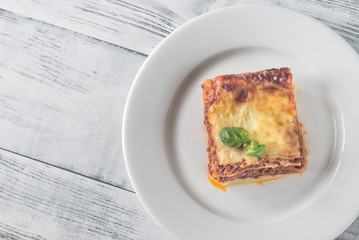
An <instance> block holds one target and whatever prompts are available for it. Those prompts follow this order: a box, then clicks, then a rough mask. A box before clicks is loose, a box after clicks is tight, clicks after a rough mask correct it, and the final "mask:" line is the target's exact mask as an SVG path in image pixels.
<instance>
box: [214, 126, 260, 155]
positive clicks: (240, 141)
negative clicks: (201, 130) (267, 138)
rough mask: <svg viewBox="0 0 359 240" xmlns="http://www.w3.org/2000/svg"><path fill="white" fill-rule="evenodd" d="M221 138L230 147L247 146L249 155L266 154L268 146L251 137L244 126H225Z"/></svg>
mask: <svg viewBox="0 0 359 240" xmlns="http://www.w3.org/2000/svg"><path fill="white" fill-rule="evenodd" d="M220 138H221V140H222V142H223V143H224V144H225V145H227V146H230V147H235V148H240V147H245V148H246V155H247V156H254V157H261V156H263V155H264V152H265V150H266V146H265V145H263V144H259V143H258V142H257V141H254V140H252V139H251V134H250V133H249V132H248V131H247V130H246V129H244V128H242V127H223V128H222V129H221V133H220Z"/></svg>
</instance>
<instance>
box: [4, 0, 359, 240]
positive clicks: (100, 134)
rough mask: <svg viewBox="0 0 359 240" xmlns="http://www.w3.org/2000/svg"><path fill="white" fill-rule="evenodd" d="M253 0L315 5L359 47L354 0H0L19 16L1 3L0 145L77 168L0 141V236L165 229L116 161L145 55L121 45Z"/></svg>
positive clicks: (137, 46) (351, 238)
mask: <svg viewBox="0 0 359 240" xmlns="http://www.w3.org/2000/svg"><path fill="white" fill-rule="evenodd" d="M249 3H261V4H271V5H273V4H274V5H280V6H283V7H286V8H290V9H293V10H296V11H299V12H302V13H304V14H307V15H309V16H313V17H314V18H317V19H319V20H320V21H322V22H324V23H326V24H328V25H329V26H331V27H332V28H333V29H334V30H335V31H337V32H338V33H340V34H341V35H342V36H344V37H345V39H347V41H348V42H349V43H350V44H351V45H352V46H353V47H354V48H355V49H356V50H357V51H358V52H359V21H358V19H359V1H357V0H345V1H340V0H335V1H330V0H318V1H317V0H305V1H290V0H272V1H270V0H254V1H252V0H233V1H225V0H216V1H215V0H214V1H205V0H183V1H175V0H172V1H168V0H153V1H150V0H145V1H141V0H133V1H129V0H126V1H125V0H117V1H115V0H79V1H71V0H54V1H45V0H36V1H34V0H1V1H0V8H2V9H7V10H9V11H12V12H14V13H17V14H20V15H23V17H20V16H19V15H17V14H13V13H11V12H7V11H2V10H0V53H1V54H0V86H1V87H0V132H1V136H2V137H1V138H0V148H5V149H9V150H11V151H14V152H18V153H20V154H23V155H27V156H30V157H32V158H35V159H39V160H40V161H43V162H46V163H49V164H52V165H56V166H59V167H61V168H64V169H67V170H69V171H72V172H76V173H79V174H82V175H84V176H81V175H77V174H74V173H70V172H67V171H64V170H62V169H59V168H55V167H52V166H49V165H45V164H43V163H41V162H37V161H33V160H29V159H27V158H24V157H19V156H18V155H14V154H11V153H9V152H6V151H2V150H0V239H168V236H167V235H166V234H165V233H164V232H163V231H162V230H160V229H159V228H158V227H157V226H156V225H155V224H154V223H153V221H152V219H151V218H150V217H149V216H148V215H147V213H145V212H144V210H143V208H142V206H140V204H139V202H138V200H137V198H136V197H135V195H134V194H133V193H132V192H131V191H132V187H131V185H130V183H129V180H128V177H127V173H126V170H125V167H124V162H123V157H122V150H121V122H122V111H123V107H124V103H125V99H126V97H127V94H128V90H129V87H130V85H131V83H132V80H133V78H134V76H135V74H136V72H137V70H138V69H139V67H140V65H141V64H142V63H143V61H144V59H145V56H144V55H142V54H136V53H134V52H132V51H128V50H126V48H127V49H132V50H135V51H137V52H139V53H143V54H149V53H150V52H151V51H152V49H153V48H154V47H155V46H156V45H157V44H158V43H159V42H160V41H161V40H162V39H163V38H164V37H165V36H167V35H168V34H169V33H170V32H172V31H173V30H174V29H176V28H177V27H178V26H180V25H181V24H183V23H184V22H186V21H187V20H189V19H191V18H193V17H195V16H197V15H200V14H202V13H205V12H207V11H212V10H215V9H217V8H220V7H225V6H230V5H238V4H249ZM38 20H39V21H38ZM59 27H60V28H59ZM62 28H63V29H62ZM67 29H68V30H67ZM69 30H71V31H69ZM74 32H77V33H74ZM78 33H80V34H78ZM86 35H88V36H90V37H88V36H86ZM101 40H103V41H107V42H108V43H106V42H103V41H101ZM109 43H111V44H109ZM113 44H117V45H119V46H122V47H119V46H116V45H113ZM85 176H89V177H90V178H94V179H98V180H100V181H103V182H108V183H110V184H112V185H115V186H118V187H120V188H117V187H114V186H110V185H107V184H105V183H101V182H97V181H94V180H91V179H89V178H86V177H85ZM121 188H122V189H121ZM123 189H128V190H129V191H125V190H123ZM358 231H359V219H357V220H356V221H355V222H354V223H353V224H352V225H351V226H350V227H349V228H348V229H347V230H346V231H345V232H344V233H343V234H342V235H341V236H340V237H338V239H340V240H358V239H359V236H358Z"/></svg>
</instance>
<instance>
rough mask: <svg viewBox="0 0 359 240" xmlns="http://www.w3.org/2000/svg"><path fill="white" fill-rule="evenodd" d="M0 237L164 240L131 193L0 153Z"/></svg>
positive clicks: (162, 232)
mask: <svg viewBox="0 0 359 240" xmlns="http://www.w3.org/2000/svg"><path fill="white" fill-rule="evenodd" d="M0 183H1V184H0V239H8V240H10V239H32V240H34V239H36V240H40V239H41V240H42V239H169V237H168V235H167V234H166V233H165V232H164V231H163V230H162V229H160V228H159V227H157V226H156V224H155V223H154V222H153V220H152V219H151V217H150V216H149V215H148V214H147V213H146V212H145V210H144V209H143V207H142V206H141V204H140V203H139V201H138V200H137V198H136V195H135V194H134V193H132V192H128V191H124V190H122V189H119V188H117V187H113V186H109V185H107V184H104V183H100V182H97V181H94V180H91V179H89V178H85V177H82V176H79V175H77V174H73V173H70V172H67V171H64V170H61V169H58V168H55V167H52V166H49V165H45V164H43V163H39V162H35V161H32V160H29V159H27V158H24V157H21V156H18V155H15V154H12V153H9V152H6V151H2V150H0Z"/></svg>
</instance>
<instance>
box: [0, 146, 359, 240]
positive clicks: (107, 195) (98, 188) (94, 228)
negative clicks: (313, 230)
mask: <svg viewBox="0 0 359 240" xmlns="http://www.w3.org/2000/svg"><path fill="white" fill-rule="evenodd" d="M0 183H1V184H0V239H5V240H15V239H31V240H35V239H36V240H43V239H59V240H62V239H94V240H95V239H121V240H122V239H126V240H130V239H139V240H144V239H156V240H161V239H171V238H170V236H169V235H168V234H167V233H165V231H163V230H162V229H160V228H159V227H158V226H157V225H156V224H155V223H154V222H153V220H152V219H151V217H150V216H149V215H148V214H147V213H146V212H145V210H144V209H143V207H142V206H141V205H140V203H139V201H138V200H137V198H136V195H135V194H134V193H132V192H128V191H125V190H122V189H120V188H117V187H114V186H110V185H108V184H105V183H101V182H97V181H95V180H92V179H89V178H86V177H83V176H80V175H77V174H74V173H70V172H68V171H65V170H62V169H58V168H56V167H52V166H49V165H46V164H43V163H40V162H36V161H33V160H30V159H28V158H25V157H21V156H19V155H16V154H13V153H9V152H7V151H3V150H0ZM358 230H359V218H358V219H357V220H356V221H355V222H354V223H353V224H352V225H351V226H350V227H349V228H348V229H347V230H346V231H345V232H344V233H343V234H341V235H340V236H339V237H338V240H356V239H358Z"/></svg>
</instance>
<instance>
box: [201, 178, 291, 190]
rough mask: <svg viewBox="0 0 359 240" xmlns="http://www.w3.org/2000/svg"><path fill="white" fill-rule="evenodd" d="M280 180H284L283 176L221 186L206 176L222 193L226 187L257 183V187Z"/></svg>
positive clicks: (221, 184)
mask: <svg viewBox="0 0 359 240" xmlns="http://www.w3.org/2000/svg"><path fill="white" fill-rule="evenodd" d="M282 178H285V176H281V177H275V178H268V179H259V180H253V181H246V180H242V181H240V182H232V183H228V184H223V183H220V182H217V181H216V180H214V179H213V178H211V177H210V176H209V175H208V179H209V181H210V182H211V183H212V184H213V186H215V187H217V188H219V189H221V190H222V191H226V190H227V187H231V186H235V185H247V184H252V183H257V184H259V185H264V183H266V182H269V181H274V180H278V179H282Z"/></svg>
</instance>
